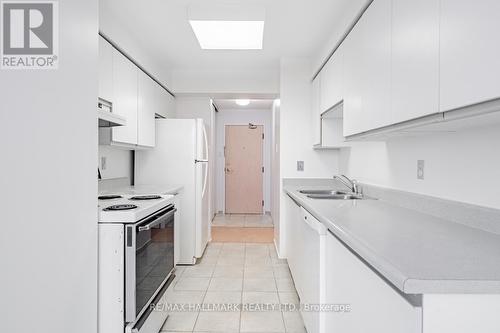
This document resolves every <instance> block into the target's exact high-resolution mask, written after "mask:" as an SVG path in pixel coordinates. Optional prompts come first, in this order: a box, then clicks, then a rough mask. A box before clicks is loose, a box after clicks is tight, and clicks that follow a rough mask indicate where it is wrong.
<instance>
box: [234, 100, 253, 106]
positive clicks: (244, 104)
mask: <svg viewBox="0 0 500 333" xmlns="http://www.w3.org/2000/svg"><path fill="white" fill-rule="evenodd" d="M236 104H238V105H239V106H247V105H248V104H250V100H249V99H237V100H236Z"/></svg>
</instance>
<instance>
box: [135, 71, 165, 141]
mask: <svg viewBox="0 0 500 333" xmlns="http://www.w3.org/2000/svg"><path fill="white" fill-rule="evenodd" d="M137 75H138V113H137V144H138V145H139V146H143V147H154V146H155V113H156V112H157V110H158V108H159V106H160V105H159V102H160V101H159V99H158V94H157V93H156V91H157V86H158V85H157V84H156V82H154V81H153V80H152V79H151V78H150V77H149V76H147V75H146V74H145V73H144V72H142V71H138V74H137Z"/></svg>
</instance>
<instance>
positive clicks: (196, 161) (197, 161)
mask: <svg viewBox="0 0 500 333" xmlns="http://www.w3.org/2000/svg"><path fill="white" fill-rule="evenodd" d="M194 163H208V160H194Z"/></svg>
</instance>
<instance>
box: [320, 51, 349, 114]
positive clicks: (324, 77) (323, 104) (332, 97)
mask: <svg viewBox="0 0 500 333" xmlns="http://www.w3.org/2000/svg"><path fill="white" fill-rule="evenodd" d="M342 50H343V49H342V45H341V46H340V47H339V48H338V49H337V50H336V51H335V53H334V54H333V55H332V57H331V58H330V60H328V62H327V63H326V65H325V67H324V68H323V70H322V71H321V89H320V90H321V93H320V97H321V98H320V113H323V112H325V111H327V110H328V109H330V108H332V107H333V106H334V105H336V104H338V103H339V102H340V101H342V99H343V96H342V67H343V61H344V55H343V52H342Z"/></svg>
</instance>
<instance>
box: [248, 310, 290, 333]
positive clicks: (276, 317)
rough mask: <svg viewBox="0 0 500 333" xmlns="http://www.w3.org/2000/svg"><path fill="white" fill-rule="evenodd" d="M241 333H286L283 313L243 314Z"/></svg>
mask: <svg viewBox="0 0 500 333" xmlns="http://www.w3.org/2000/svg"><path fill="white" fill-rule="evenodd" d="M240 332H255V333H258V332H262V333H264V332H266V333H267V332H285V325H284V323H283V317H282V315H281V312H279V311H272V312H245V311H244V312H242V313H241V330H240Z"/></svg>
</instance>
